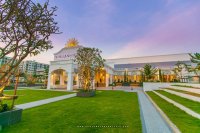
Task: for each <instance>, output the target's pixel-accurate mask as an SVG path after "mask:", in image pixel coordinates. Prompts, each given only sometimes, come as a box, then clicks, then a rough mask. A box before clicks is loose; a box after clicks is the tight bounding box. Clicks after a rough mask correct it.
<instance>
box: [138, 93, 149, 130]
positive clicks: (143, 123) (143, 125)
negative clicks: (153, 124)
mask: <svg viewBox="0 0 200 133" xmlns="http://www.w3.org/2000/svg"><path fill="white" fill-rule="evenodd" d="M137 95H138V92H137ZM138 104H139V107H140V118H141V124H142V133H147V129H146V125H145V120H144V115H143V111H142V109H141V102H140V100H139V95H138Z"/></svg>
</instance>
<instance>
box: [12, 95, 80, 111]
mask: <svg viewBox="0 0 200 133" xmlns="http://www.w3.org/2000/svg"><path fill="white" fill-rule="evenodd" d="M75 96H76V93H75V94H68V95H64V96H58V97H53V98H48V99H44V100H39V101H35V102H30V103H25V104H19V105H16V108H20V109H29V108H33V107H37V106H40V105H44V104H48V103H52V102H56V101H60V100H64V99H67V98H71V97H75Z"/></svg>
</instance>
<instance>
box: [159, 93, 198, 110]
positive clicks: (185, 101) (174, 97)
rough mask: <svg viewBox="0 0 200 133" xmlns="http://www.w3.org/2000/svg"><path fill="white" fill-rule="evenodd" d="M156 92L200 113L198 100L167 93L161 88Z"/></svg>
mask: <svg viewBox="0 0 200 133" xmlns="http://www.w3.org/2000/svg"><path fill="white" fill-rule="evenodd" d="M156 92H158V93H160V94H162V95H164V96H166V97H168V98H170V99H172V100H174V101H175V102H177V103H180V104H182V105H183V106H185V107H188V108H190V109H191V110H193V111H195V112H197V113H200V103H199V102H195V101H192V100H189V99H186V98H183V97H180V96H177V95H174V94H171V93H168V92H166V91H163V90H157V91H156Z"/></svg>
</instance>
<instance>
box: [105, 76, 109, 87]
mask: <svg viewBox="0 0 200 133" xmlns="http://www.w3.org/2000/svg"><path fill="white" fill-rule="evenodd" d="M108 86H109V74H107V73H106V87H108Z"/></svg>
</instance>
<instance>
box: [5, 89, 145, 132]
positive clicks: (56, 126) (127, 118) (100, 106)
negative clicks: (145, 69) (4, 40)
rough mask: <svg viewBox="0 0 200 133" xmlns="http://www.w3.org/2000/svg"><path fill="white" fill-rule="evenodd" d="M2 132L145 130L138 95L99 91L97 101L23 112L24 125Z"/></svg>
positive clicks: (62, 103) (78, 100)
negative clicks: (141, 119)
mask: <svg viewBox="0 0 200 133" xmlns="http://www.w3.org/2000/svg"><path fill="white" fill-rule="evenodd" d="M78 126H101V127H78ZM102 126H112V127H102ZM115 126H128V127H115ZM3 132H9V133H27V132H28V133H44V132H46V133H140V132H142V127H141V121H140V111H139V105H138V98H137V94H136V93H128V92H122V91H98V92H97V95H96V96H95V97H91V98H80V97H75V98H70V99H66V100H62V101H59V102H54V103H51V104H47V105H43V106H40V107H36V108H32V109H28V110H24V112H23V118H22V121H21V122H20V123H18V124H15V125H12V126H10V127H5V128H4V129H3Z"/></svg>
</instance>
